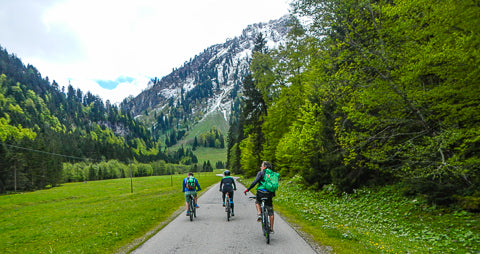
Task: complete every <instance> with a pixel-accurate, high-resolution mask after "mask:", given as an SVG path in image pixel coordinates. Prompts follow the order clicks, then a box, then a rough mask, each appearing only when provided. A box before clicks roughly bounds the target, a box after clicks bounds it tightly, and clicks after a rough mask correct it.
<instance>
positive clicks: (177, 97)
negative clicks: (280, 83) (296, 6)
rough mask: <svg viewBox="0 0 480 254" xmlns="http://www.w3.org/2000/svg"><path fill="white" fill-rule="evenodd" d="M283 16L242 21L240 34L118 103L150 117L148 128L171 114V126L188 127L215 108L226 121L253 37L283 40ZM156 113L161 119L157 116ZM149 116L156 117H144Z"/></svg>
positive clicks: (271, 43)
mask: <svg viewBox="0 0 480 254" xmlns="http://www.w3.org/2000/svg"><path fill="white" fill-rule="evenodd" d="M288 20H289V15H285V16H283V17H281V18H279V19H276V20H271V21H269V22H264V23H256V24H251V25H249V26H247V27H246V28H245V29H244V30H243V31H242V34H241V35H239V36H237V37H234V38H233V39H227V41H226V42H225V43H221V44H215V45H212V46H210V47H208V48H206V49H205V50H204V51H203V52H202V53H200V54H198V55H196V56H194V57H193V58H191V59H190V61H188V62H185V63H184V65H183V66H181V67H180V68H176V69H174V70H173V71H172V72H171V73H170V74H168V75H166V76H164V77H162V78H161V79H158V78H153V79H152V80H151V81H150V82H149V84H148V88H146V89H145V90H143V91H142V92H141V93H140V94H138V95H137V96H135V97H130V98H126V99H125V100H124V101H123V102H122V103H121V107H123V108H125V109H126V110H128V111H130V112H131V113H132V114H133V115H134V116H135V117H137V118H142V119H144V120H145V121H146V122H150V123H151V124H152V125H153V126H154V128H153V129H155V128H156V127H158V122H159V121H163V120H164V119H166V118H168V117H171V116H172V115H174V116H175V119H173V120H174V121H175V124H173V125H172V126H171V127H174V128H177V129H182V128H186V129H189V128H190V127H192V126H193V125H195V124H197V123H199V122H201V121H202V120H203V119H205V117H207V116H208V115H210V114H212V113H213V112H217V111H218V112H220V113H221V115H222V116H223V118H224V121H226V122H227V123H228V120H229V116H230V113H231V107H232V103H233V101H234V100H235V98H236V97H237V94H238V93H239V92H240V91H241V89H242V81H243V77H245V76H246V75H248V74H249V73H250V71H249V64H250V61H251V57H252V51H253V48H254V46H255V40H256V38H257V36H259V35H260V34H262V35H263V36H264V37H265V40H266V43H267V47H268V48H270V49H274V48H278V47H279V46H280V45H281V44H282V43H284V42H285V40H286V36H287V33H288V31H289V29H288V26H287V23H288ZM179 111H180V112H179ZM159 114H160V115H161V116H162V117H163V118H164V119H161V120H159V119H158V117H159ZM149 115H150V116H151V115H157V117H153V118H152V117H150V120H147V119H148V118H149V117H148V116H149ZM170 124H172V123H170ZM162 131H164V130H162ZM223 131H226V130H223Z"/></svg>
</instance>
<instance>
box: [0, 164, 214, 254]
mask: <svg viewBox="0 0 480 254" xmlns="http://www.w3.org/2000/svg"><path fill="white" fill-rule="evenodd" d="M184 177H185V176H184V175H174V176H172V177H170V176H155V177H143V178H134V179H133V194H132V193H130V179H115V180H105V181H92V182H86V183H71V184H65V185H64V186H61V187H58V188H53V189H49V190H42V191H36V192H30V193H23V194H16V195H5V196H0V239H2V240H1V241H0V252H1V253H113V252H115V251H116V250H118V249H120V248H121V247H123V246H125V245H128V244H130V243H131V242H133V241H134V240H135V239H138V238H140V237H142V236H143V235H144V234H146V233H147V232H149V231H150V230H152V229H154V228H155V227H156V226H158V225H159V224H160V223H161V222H162V221H165V220H167V219H168V218H169V217H170V216H171V215H172V214H173V213H174V212H175V211H177V210H178V209H179V208H180V207H181V206H182V205H183V204H184V197H183V194H182V192H181V181H182V179H183V178H184ZM196 177H197V179H198V180H199V182H200V185H201V186H202V188H203V189H207V187H208V186H210V185H212V184H214V183H217V182H218V181H219V179H218V177H217V176H215V174H214V173H201V174H196ZM172 184H173V186H172Z"/></svg>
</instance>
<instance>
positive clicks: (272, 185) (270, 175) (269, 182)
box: [263, 168, 280, 192]
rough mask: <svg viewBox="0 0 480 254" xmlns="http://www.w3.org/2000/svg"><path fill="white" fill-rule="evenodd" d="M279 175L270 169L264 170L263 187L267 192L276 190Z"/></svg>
mask: <svg viewBox="0 0 480 254" xmlns="http://www.w3.org/2000/svg"><path fill="white" fill-rule="evenodd" d="M279 177H280V174H279V173H277V172H273V171H272V170H271V169H269V168H267V169H265V177H264V178H263V179H264V182H265V183H264V186H265V189H266V190H267V191H270V192H275V191H276V190H277V189H278V178H279Z"/></svg>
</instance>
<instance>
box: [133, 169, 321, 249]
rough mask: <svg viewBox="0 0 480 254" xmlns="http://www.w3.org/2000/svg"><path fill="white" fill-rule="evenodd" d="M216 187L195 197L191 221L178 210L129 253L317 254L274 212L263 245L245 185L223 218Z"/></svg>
mask: <svg viewBox="0 0 480 254" xmlns="http://www.w3.org/2000/svg"><path fill="white" fill-rule="evenodd" d="M219 182H220V178H219ZM200 184H201V182H200ZM218 189H219V184H217V185H215V186H213V187H212V188H210V189H209V190H208V191H207V192H205V193H204V194H203V195H202V196H201V197H200V198H199V199H198V205H199V206H200V208H199V209H197V217H196V218H194V219H193V221H190V218H189V217H187V216H186V214H185V212H182V213H181V214H180V215H179V216H178V217H177V218H175V219H174V220H173V221H172V222H171V223H169V224H168V225H167V226H165V227H164V228H163V229H162V230H161V231H159V232H158V233H157V234H156V235H154V236H153V237H151V238H150V239H149V240H148V241H146V242H145V243H144V244H143V245H141V246H140V247H139V248H137V249H136V250H135V251H133V252H132V253H136V254H140V253H141V254H144V253H222V254H223V253H295V254H300V253H301V254H306V253H317V252H316V251H315V249H314V248H312V247H311V246H310V245H309V244H308V243H307V242H306V241H305V240H304V239H303V238H302V237H300V235H299V234H298V233H297V232H296V231H295V230H294V229H293V228H292V227H290V226H289V225H288V224H287V223H286V222H285V221H284V220H283V219H282V218H280V216H278V215H277V214H275V222H274V230H275V234H273V235H271V236H270V244H267V243H266V241H265V237H264V236H263V235H262V230H261V227H260V223H259V222H257V220H256V215H257V211H256V209H255V201H254V200H252V199H249V198H248V196H252V194H251V193H247V196H245V195H244V194H243V191H244V190H245V187H244V186H243V185H241V184H240V183H239V182H237V191H236V192H235V194H234V202H235V216H234V217H231V218H230V221H227V216H226V213H225V209H224V208H223V207H222V197H221V192H219V191H218ZM274 207H275V199H274Z"/></svg>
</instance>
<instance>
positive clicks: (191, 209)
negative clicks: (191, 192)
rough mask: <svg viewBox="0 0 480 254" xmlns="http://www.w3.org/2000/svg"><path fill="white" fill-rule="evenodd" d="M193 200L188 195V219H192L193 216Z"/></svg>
mask: <svg viewBox="0 0 480 254" xmlns="http://www.w3.org/2000/svg"><path fill="white" fill-rule="evenodd" d="M194 203H195V202H193V197H192V196H190V202H188V206H189V207H188V210H190V221H193V216H194V213H195V205H194Z"/></svg>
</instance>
